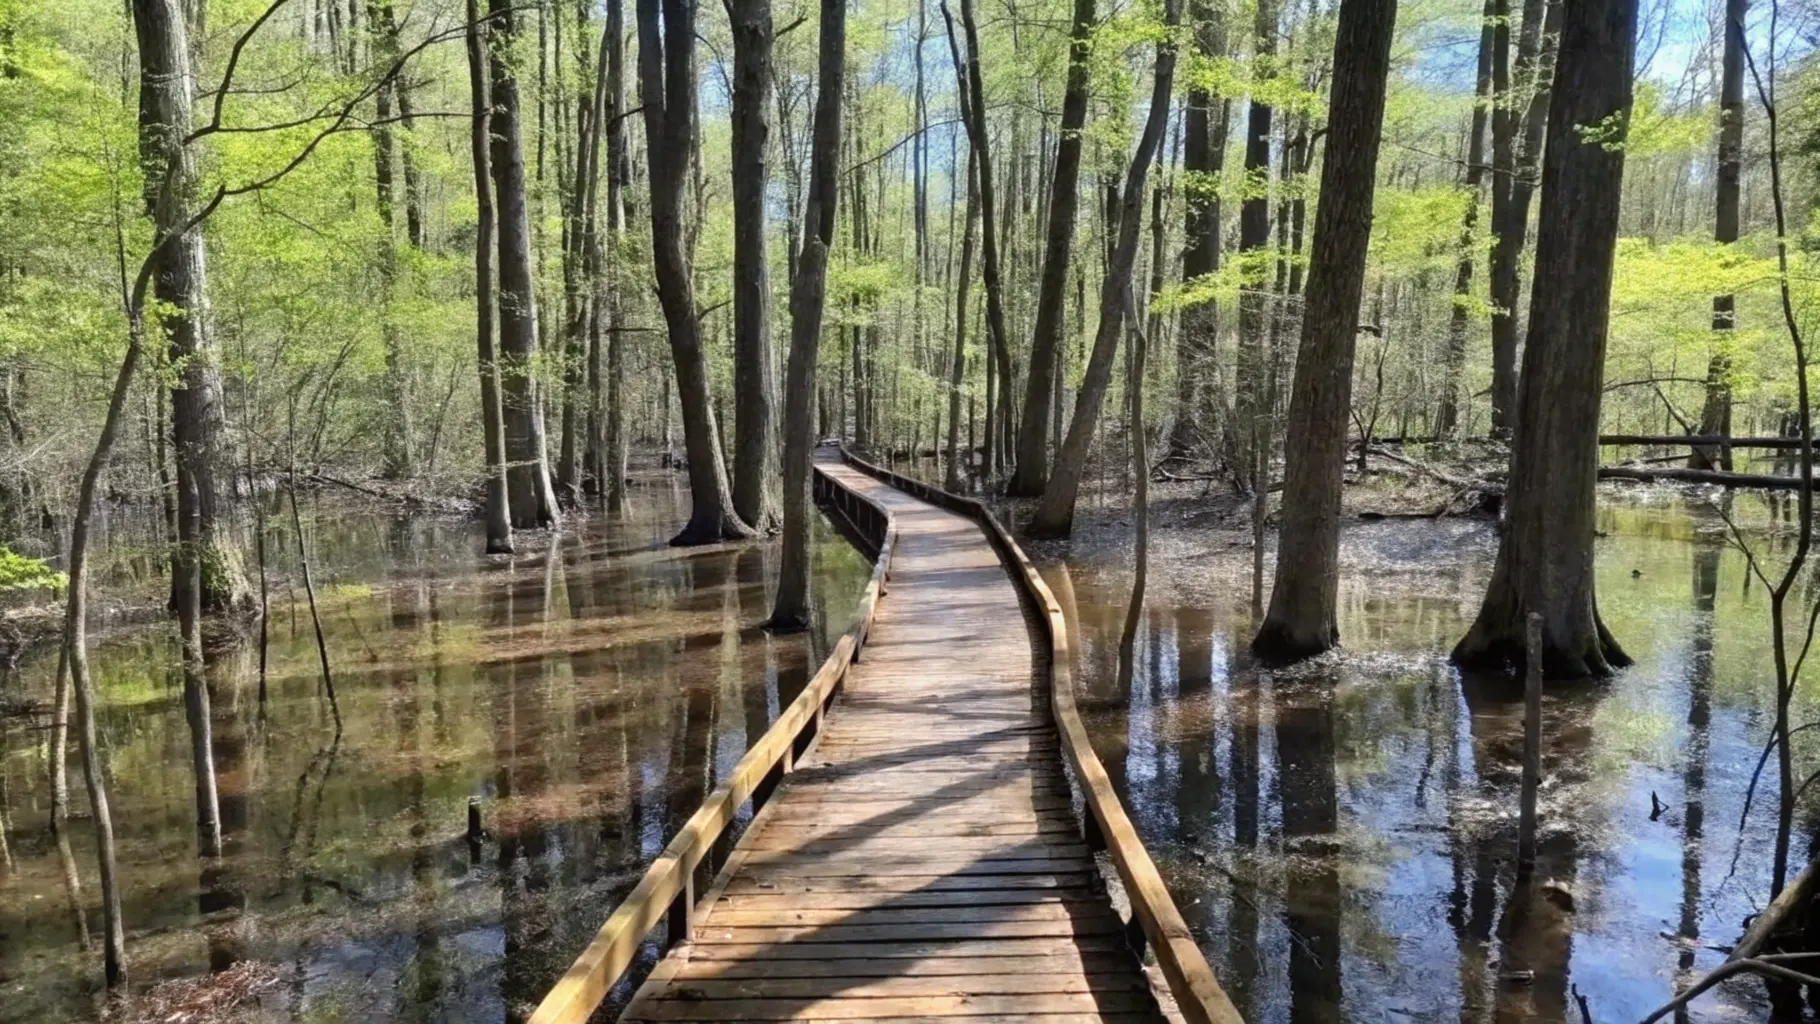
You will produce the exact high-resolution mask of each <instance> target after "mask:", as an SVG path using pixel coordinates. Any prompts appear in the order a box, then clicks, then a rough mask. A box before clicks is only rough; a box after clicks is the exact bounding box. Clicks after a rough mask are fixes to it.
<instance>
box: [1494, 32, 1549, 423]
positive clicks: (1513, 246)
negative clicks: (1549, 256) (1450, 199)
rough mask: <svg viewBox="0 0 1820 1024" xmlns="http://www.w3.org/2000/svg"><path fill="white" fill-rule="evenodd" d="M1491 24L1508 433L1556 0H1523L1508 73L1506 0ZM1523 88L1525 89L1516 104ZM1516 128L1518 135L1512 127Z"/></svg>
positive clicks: (1497, 299)
mask: <svg viewBox="0 0 1820 1024" xmlns="http://www.w3.org/2000/svg"><path fill="white" fill-rule="evenodd" d="M1496 2H1497V7H1498V19H1497V20H1498V23H1497V25H1496V27H1495V28H1494V30H1493V34H1494V37H1496V38H1494V40H1493V44H1492V95H1493V96H1494V97H1495V99H1496V102H1497V103H1498V106H1497V107H1495V108H1494V109H1493V112H1492V118H1491V138H1492V168H1493V172H1494V173H1493V176H1492V187H1491V230H1492V234H1493V235H1494V236H1495V237H1496V239H1497V243H1496V244H1495V245H1493V246H1492V250H1491V305H1492V314H1491V376H1492V382H1491V429H1492V433H1493V435H1495V436H1498V437H1509V436H1510V435H1511V432H1512V431H1513V430H1514V429H1515V424H1513V423H1512V422H1511V417H1512V413H1513V412H1514V411H1515V410H1516V408H1517V406H1516V403H1517V400H1518V399H1517V376H1516V374H1517V330H1518V325H1517V303H1518V301H1519V296H1520V294H1521V291H1522V282H1521V280H1520V278H1519V272H1520V270H1521V263H1522V260H1523V246H1524V242H1525V240H1526V238H1527V235H1528V232H1529V204H1530V200H1531V198H1532V197H1533V196H1534V195H1535V189H1536V171H1537V167H1538V166H1539V160H1540V158H1541V155H1542V131H1543V128H1544V125H1545V117H1546V115H1547V113H1548V106H1549V100H1548V96H1549V80H1550V77H1551V71H1550V67H1549V64H1550V56H1549V54H1550V48H1551V47H1550V40H1551V39H1553V38H1554V37H1555V36H1556V35H1557V34H1558V31H1559V30H1558V28H1557V27H1556V26H1557V25H1558V24H1559V22H1560V18H1561V7H1562V4H1561V3H1548V2H1546V0H1524V2H1523V32H1522V35H1521V37H1520V38H1519V39H1518V41H1517V65H1516V72H1515V81H1514V82H1513V81H1512V74H1511V72H1510V71H1509V70H1508V63H1509V56H1508V54H1509V50H1510V0H1496ZM1513 89H1515V90H1522V93H1521V95H1523V96H1526V97H1527V99H1526V100H1525V103H1524V105H1523V106H1522V108H1521V109H1520V110H1519V108H1518V106H1517V105H1516V100H1517V98H1518V94H1514V93H1513ZM1519 129H1521V135H1520V136H1519V134H1518V131H1519Z"/></svg>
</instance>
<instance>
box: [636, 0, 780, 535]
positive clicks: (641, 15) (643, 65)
mask: <svg viewBox="0 0 1820 1024" xmlns="http://www.w3.org/2000/svg"><path fill="white" fill-rule="evenodd" d="M694 61H695V2H694V0H638V74H639V84H640V87H641V90H642V99H643V101H644V120H645V139H646V146H647V152H646V155H647V157H648V158H649V160H650V169H651V179H650V180H651V256H652V262H653V265H654V269H655V272H656V277H657V299H658V303H659V304H660V305H661V306H662V307H663V312H664V323H665V325H666V326H667V327H668V329H669V335H670V355H671V358H672V360H673V361H674V362H675V364H676V397H677V404H678V405H679V406H681V408H682V418H683V447H684V450H685V451H686V452H687V456H688V470H689V490H690V494H691V499H692V511H691V513H690V516H689V522H688V524H687V525H685V526H684V527H683V529H682V532H681V533H678V534H677V535H676V536H675V537H673V538H671V541H670V543H672V544H675V545H691V544H713V543H715V542H717V541H722V540H733V539H737V538H741V537H750V536H752V534H753V531H752V528H751V527H750V526H748V525H746V523H745V522H744V521H742V520H741V519H740V517H739V513H738V512H736V511H734V508H733V496H732V494H731V492H730V491H729V489H728V487H727V468H726V463H725V462H724V461H723V460H722V459H721V450H720V444H719V441H718V437H719V433H718V430H717V428H716V426H715V422H714V404H713V401H712V399H711V397H710V395H709V391H708V356H707V351H706V350H705V349H704V348H703V346H702V337H701V322H700V321H699V320H698V319H697V313H696V309H695V285H694V282H693V276H694V272H693V270H692V269H691V268H690V265H689V254H688V251H687V249H686V248H685V245H684V235H683V188H684V186H685V185H686V184H687V183H688V182H689V181H690V170H689V168H690V156H691V152H692V149H693V144H694V135H695V75H694V73H693V67H694Z"/></svg>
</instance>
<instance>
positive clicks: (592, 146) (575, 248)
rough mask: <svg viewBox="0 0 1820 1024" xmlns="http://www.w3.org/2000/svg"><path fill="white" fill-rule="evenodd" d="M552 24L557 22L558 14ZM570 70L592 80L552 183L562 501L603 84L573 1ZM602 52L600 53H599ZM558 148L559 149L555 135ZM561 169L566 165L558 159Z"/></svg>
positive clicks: (588, 336)
mask: <svg viewBox="0 0 1820 1024" xmlns="http://www.w3.org/2000/svg"><path fill="white" fill-rule="evenodd" d="M556 22H557V24H558V26H560V25H561V23H562V18H561V17H560V16H559V17H558V18H557V19H556ZM556 39H557V46H558V51H559V52H558V57H559V58H560V55H561V54H560V49H561V43H562V34H561V31H560V27H559V29H558V32H557V37H556ZM574 52H575V66H576V67H575V69H576V71H577V72H578V74H577V75H576V76H575V78H576V80H578V81H581V82H588V81H589V80H590V79H592V84H591V85H590V86H589V87H587V88H585V89H581V90H579V91H578V92H577V94H576V97H575V152H574V160H573V165H572V169H570V170H567V171H566V173H563V174H559V175H558V179H559V181H560V179H562V178H563V177H567V178H568V187H567V188H566V189H563V188H562V187H561V186H560V185H559V186H558V193H559V195H560V196H561V198H562V200H563V209H562V286H563V287H562V291H563V312H564V320H563V344H562V440H561V443H560V445H559V446H558V449H557V457H556V481H555V483H556V489H557V492H558V494H559V497H560V498H561V499H562V500H565V501H569V502H574V501H575V500H576V499H577V497H578V495H580V493H581V491H582V488H583V485H584V479H583V478H584V476H585V475H586V471H585V468H584V467H583V465H582V456H583V454H584V453H585V451H586V449H587V438H586V437H585V436H584V435H585V434H586V423H587V420H588V415H587V414H588V410H587V409H586V408H585V407H583V406H582V405H581V402H582V400H583V399H584V398H585V397H586V396H585V394H584V392H585V389H586V387H587V377H588V368H589V366H591V365H592V364H593V358H592V345H591V341H592V336H593V324H594V316H595V308H594V295H595V291H596V289H595V286H594V280H595V278H596V276H598V270H597V269H596V268H595V267H594V266H593V254H594V252H595V250H596V246H595V244H594V225H593V219H592V218H593V209H592V198H593V196H594V195H595V183H596V181H597V180H598V176H597V166H598V162H599V158H600V136H599V131H600V126H599V121H600V94H601V92H602V90H603V89H604V88H605V84H606V83H605V81H604V80H605V78H606V62H605V60H604V59H602V60H596V61H591V60H590V58H589V54H588V5H587V4H578V5H577V6H576V9H575V46H574ZM603 56H604V55H603ZM557 68H558V74H557V82H558V89H557V95H558V111H559V113H560V111H561V110H562V109H563V108H562V105H561V102H560V101H561V96H562V93H563V92H564V91H565V90H563V89H562V88H561V83H562V82H563V81H564V80H565V78H566V77H567V76H566V74H565V73H564V72H562V70H561V63H560V61H559V62H558V65H557ZM557 130H558V133H559V136H560V133H561V130H562V122H561V119H560V117H559V119H558V122H557ZM558 143H559V144H558V146H557V149H558V152H559V155H560V151H561V149H562V146H561V144H560V143H561V139H560V137H559V139H558ZM561 166H562V167H564V168H570V167H571V165H570V164H569V163H567V162H564V163H563V164H562V165H561Z"/></svg>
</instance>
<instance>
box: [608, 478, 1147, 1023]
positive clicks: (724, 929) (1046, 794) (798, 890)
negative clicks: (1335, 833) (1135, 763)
mask: <svg viewBox="0 0 1820 1024" xmlns="http://www.w3.org/2000/svg"><path fill="white" fill-rule="evenodd" d="M817 464H818V469H819V470H820V471H822V472H823V473H825V474H826V475H827V476H828V477H830V478H831V480H832V482H834V483H835V484H837V485H839V486H841V487H844V488H846V489H849V490H851V491H853V492H855V493H857V494H858V495H861V496H863V497H865V498H867V499H870V500H871V501H872V502H873V503H875V504H877V505H880V506H883V507H884V508H885V509H886V510H888V511H889V512H890V514H891V516H892V517H893V519H894V521H895V525H896V530H897V538H896V549H895V551H894V552H893V554H892V557H891V563H890V577H889V579H890V582H889V588H888V591H887V593H888V596H887V597H886V598H885V599H883V600H881V601H879V602H878V605H877V610H876V612H875V617H874V619H873V622H872V627H871V631H870V634H869V635H868V636H867V637H866V638H865V641H864V643H865V646H864V649H863V654H862V655H861V658H860V661H859V663H858V664H855V665H853V666H852V667H851V668H849V669H848V670H847V671H846V678H845V682H844V684H843V687H844V688H843V690H842V695H841V697H840V700H839V702H838V703H837V704H836V705H835V706H834V712H833V713H832V714H831V715H829V716H828V718H827V720H826V724H825V725H823V726H822V730H821V733H820V736H819V742H818V743H817V745H816V746H815V748H814V750H813V751H812V752H811V753H810V755H809V756H807V757H805V758H803V759H802V760H801V761H800V762H799V763H797V764H796V766H795V770H794V773H793V774H790V775H788V776H787V777H786V781H784V782H783V784H782V785H781V787H780V788H779V789H778V790H777V791H776V794H775V795H774V796H773V797H772V798H771V799H770V801H769V802H768V803H766V804H765V806H764V809H763V811H762V812H760V814H759V815H758V816H757V817H756V818H755V819H754V821H753V823H752V825H751V827H750V828H749V829H748V830H747V831H746V833H745V835H744V836H743V837H742V838H741V840H740V842H739V843H738V845H737V846H736V847H735V848H734V850H733V852H732V854H731V856H730V857H729V859H728V862H727V866H726V868H725V869H724V870H723V871H722V872H721V874H720V878H719V881H718V883H717V888H715V889H712V890H710V891H709V892H707V893H706V894H704V898H703V899H702V901H701V903H700V909H699V910H698V911H697V912H696V915H695V919H694V921H693V926H692V929H691V932H692V934H691V936H690V941H689V942H687V943H686V944H683V945H680V946H678V947H677V948H676V949H675V950H673V951H672V952H671V954H670V955H669V956H668V957H666V958H665V959H664V960H663V961H661V962H660V963H659V964H658V966H657V967H656V969H655V970H654V971H653V973H652V975H651V976H650V978H649V980H648V981H647V982H646V983H645V985H644V986H643V987H642V988H641V989H640V990H639V991H638V993H637V994H636V996H635V997H634V998H633V1000H632V1002H631V1004H630V1005H629V1007H628V1008H627V1010H626V1012H625V1014H624V1016H623V1018H622V1019H625V1020H651V1021H678V1020H686V1021H728V1020H753V1021H760V1020H884V1019H917V1018H934V1017H943V1018H952V1017H961V1018H970V1019H973V1020H980V1019H994V1020H1027V1021H1031V1022H1033V1024H1034V1022H1037V1021H1041V1022H1044V1024H1067V1022H1072V1021H1088V1020H1118V1021H1137V1020H1159V1019H1161V1012H1160V1010H1159V1007H1158V1003H1157V1000H1156V998H1155V996H1154V995H1153V994H1152V992H1151V988H1150V984H1149V981H1148V979H1147V977H1146V975H1145V974H1144V973H1143V972H1142V971H1141V970H1140V967H1139V964H1138V962H1137V958H1136V956H1135V955H1134V953H1133V951H1132V946H1131V944H1130V942H1129V941H1128V939H1127V934H1128V931H1127V926H1126V924H1125V923H1124V921H1123V920H1121V918H1120V917H1119V916H1118V915H1116V914H1115V913H1114V912H1113V910H1112V907H1111V905H1110V903H1109V902H1108V899H1107V896H1106V892H1105V887H1104V885H1103V884H1102V883H1101V882H1100V880H1099V875H1098V873H1097V871H1096V869H1095V864H1094V860H1093V855H1092V853H1091V852H1090V851H1089V849H1088V847H1087V846H1086V844H1085V842H1084V841H1083V838H1082V832H1081V826H1080V824H1079V821H1078V820H1077V818H1076V816H1075V814H1074V812H1073V811H1072V810H1071V809H1070V791H1069V786H1068V781H1067V780H1066V779H1065V778H1064V776H1063V773H1062V763H1063V762H1062V757H1061V752H1060V739H1059V737H1058V734H1057V731H1056V728H1055V726H1054V722H1053V719H1052V716H1051V712H1050V704H1049V695H1048V687H1049V676H1048V671H1047V667H1048V666H1047V664H1046V661H1047V656H1048V652H1047V650H1046V645H1045V644H1044V643H1043V642H1042V640H1041V634H1040V633H1038V632H1037V631H1036V626H1035V624H1034V623H1033V622H1032V621H1031V620H1030V619H1029V618H1028V617H1027V615H1026V612H1025V609H1024V606H1023V605H1022V603H1021V602H1020V597H1019V593H1020V592H1019V589H1018V586H1017V585H1016V584H1015V583H1014V582H1013V578H1012V577H1011V576H1010V575H1009V574H1008V572H1007V569H1006V567H1005V565H1004V564H1003V563H1001V561H1000V558H999V555H998V553H997V551H996V550H995V549H994V547H993V546H992V544H991V543H990V542H989V540H988V537H987V534H986V533H985V532H984V530H983V529H982V526H981V524H980V523H978V522H976V521H974V520H973V519H969V518H966V517H964V516H962V515H959V514H957V513H956V512H952V511H948V510H945V509H942V508H938V507H936V506H934V505H931V504H928V503H925V502H923V501H920V500H918V499H916V498H914V497H911V496H910V495H909V494H906V493H904V492H903V491H900V490H898V489H896V488H894V487H891V486H889V485H887V484H885V483H882V482H880V481H879V480H876V479H874V478H873V477H871V476H868V475H867V474H865V473H862V472H860V471H859V470H857V469H855V468H853V467H850V466H848V465H846V464H844V463H842V462H841V461H840V456H839V454H838V453H837V452H834V451H831V450H830V449H822V450H821V451H820V452H818V455H817Z"/></svg>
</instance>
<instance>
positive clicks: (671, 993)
mask: <svg viewBox="0 0 1820 1024" xmlns="http://www.w3.org/2000/svg"><path fill="white" fill-rule="evenodd" d="M1148 988H1149V986H1148V984H1147V983H1146V982H1145V980H1144V978H1143V976H1142V975H1140V974H1138V973H1137V972H1135V971H1132V970H1129V969H1124V970H1120V971H1117V972H1115V973H1111V974H1087V973H1084V972H1081V971H1073V972H1067V973H1061V974H1043V973H1037V972H1020V973H1014V974H972V975H947V976H943V975H937V976H928V975H920V976H911V977H881V978H859V977H815V978H775V977H773V978H688V979H679V980H678V981H677V982H676V983H675V984H672V985H671V986H669V987H668V988H667V989H665V991H664V992H663V994H662V995H661V996H660V997H659V998H662V999H690V1000H707V999H721V1000H725V999H817V1000H820V999H901V998H904V997H906V996H951V995H952V996H1015V995H1025V996H1035V995H1080V994H1083V993H1088V992H1144V991H1147V990H1148Z"/></svg>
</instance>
